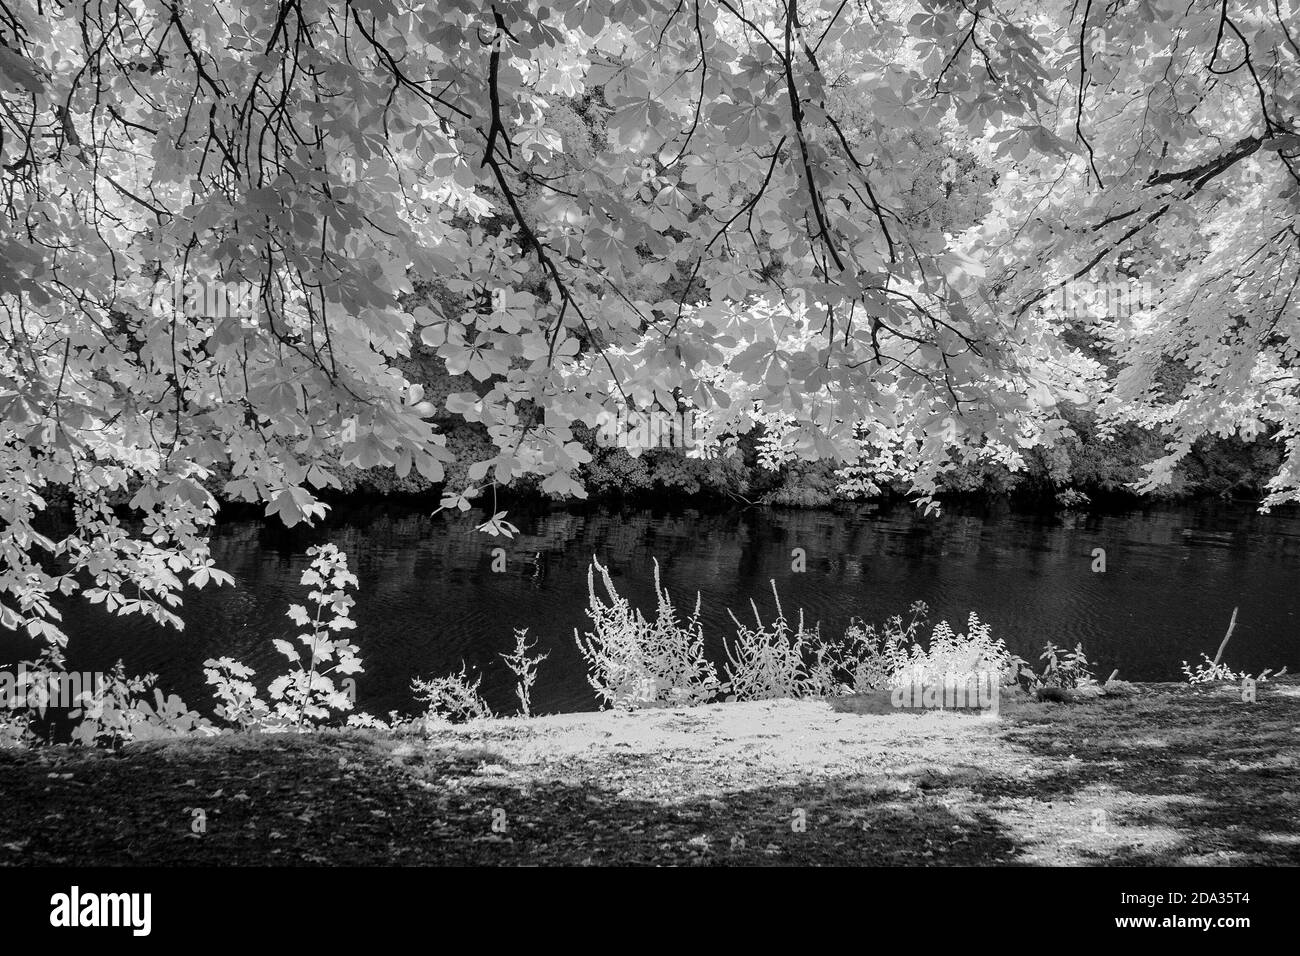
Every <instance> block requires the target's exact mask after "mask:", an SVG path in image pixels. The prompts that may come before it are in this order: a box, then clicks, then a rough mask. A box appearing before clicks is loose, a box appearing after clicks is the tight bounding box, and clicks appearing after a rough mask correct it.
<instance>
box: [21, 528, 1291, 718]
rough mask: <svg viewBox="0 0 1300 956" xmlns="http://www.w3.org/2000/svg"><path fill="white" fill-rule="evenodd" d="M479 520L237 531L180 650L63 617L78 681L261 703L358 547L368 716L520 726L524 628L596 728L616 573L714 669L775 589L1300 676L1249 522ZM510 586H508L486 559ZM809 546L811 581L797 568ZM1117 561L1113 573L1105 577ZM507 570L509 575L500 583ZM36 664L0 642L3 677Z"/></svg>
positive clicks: (541, 697)
mask: <svg viewBox="0 0 1300 956" xmlns="http://www.w3.org/2000/svg"><path fill="white" fill-rule="evenodd" d="M482 520H483V517H482V516H479V517H477V518H473V516H472V515H471V516H463V515H457V516H454V517H453V516H448V515H445V514H443V515H438V516H434V517H431V516H429V514H428V512H427V509H414V508H412V507H409V506H406V505H394V504H389V503H382V504H376V505H368V506H364V507H350V508H349V509H347V510H341V509H336V511H335V513H334V514H333V515H332V516H331V518H330V519H329V520H328V521H327V522H326V523H325V524H323V525H322V526H320V527H317V528H313V529H295V530H293V531H287V530H285V529H284V528H282V527H279V526H278V525H275V524H272V523H267V522H262V521H259V520H255V519H237V520H229V521H225V522H223V523H222V524H221V525H220V526H219V529H218V531H217V533H216V535H215V536H214V540H213V554H214V556H215V557H216V560H217V563H218V566H219V567H221V568H223V569H225V570H227V571H229V572H230V573H231V574H233V575H234V577H235V580H236V586H235V587H234V588H230V587H225V588H221V589H215V588H212V587H209V588H208V589H205V590H203V591H191V592H187V596H186V598H185V607H184V609H183V612H182V613H183V616H184V618H185V620H186V628H185V630H184V631H183V632H180V633H177V632H175V631H170V630H163V629H162V628H159V627H155V626H153V625H151V624H149V623H148V622H146V621H143V620H142V619H140V618H138V617H127V618H116V617H111V616H110V615H108V614H107V613H105V612H104V611H102V610H101V609H99V608H96V607H91V606H89V605H87V604H85V602H76V603H74V604H72V605H70V606H69V607H68V608H67V610H66V612H65V613H66V620H65V624H66V629H67V630H68V632H69V633H70V634H71V636H72V639H71V642H70V644H69V663H70V666H71V667H72V668H73V669H76V670H85V671H95V670H105V669H107V668H108V667H109V666H111V664H112V663H113V662H114V661H115V660H117V659H118V658H121V659H123V660H124V661H125V664H126V667H127V670H128V671H129V672H131V673H146V672H154V673H157V674H158V675H159V676H160V681H159V685H160V686H161V687H163V688H164V689H166V690H167V691H169V692H171V691H175V692H177V693H179V694H181V696H182V697H183V698H184V699H185V700H186V701H187V702H188V703H190V704H191V706H195V707H197V708H198V709H201V710H204V711H209V710H210V706H211V697H210V693H209V690H208V688H207V687H206V686H205V685H204V683H203V676H202V667H203V661H204V660H205V659H206V658H208V657H215V656H221V655H228V656H231V657H234V658H236V659H239V660H243V661H244V662H246V663H248V664H249V665H251V666H252V667H254V668H255V669H256V670H257V672H258V676H257V681H258V683H259V686H261V687H265V685H266V683H267V682H269V681H270V679H271V678H272V677H274V676H276V675H277V674H279V673H282V672H283V670H284V668H285V666H286V665H285V662H284V659H283V658H281V657H280V656H279V655H278V654H276V653H275V651H274V650H273V649H272V647H271V644H270V642H271V639H272V638H276V637H283V638H291V637H292V636H293V634H294V633H295V631H296V629H295V628H294V627H293V625H292V623H291V622H290V621H289V619H288V618H287V617H286V616H285V608H286V607H287V606H288V604H290V603H291V602H302V601H303V598H304V595H305V593H306V590H307V589H306V588H304V587H302V586H301V585H300V584H299V583H298V579H299V576H300V575H301V573H302V571H303V569H304V567H305V566H306V564H307V558H306V556H305V553H304V552H305V551H306V549H307V547H308V546H309V545H311V544H313V543H318V542H322V541H333V542H335V543H336V544H338V545H339V546H340V547H341V548H343V549H344V550H345V551H346V552H347V553H348V556H349V558H350V560H351V563H352V567H353V569H354V570H355V571H356V572H357V574H358V576H359V578H360V582H361V587H360V591H359V593H358V594H357V607H356V608H355V609H354V617H355V619H356V621H357V623H358V628H357V629H356V630H355V631H351V632H349V633H350V634H351V635H352V636H353V639H354V640H355V642H356V643H357V644H358V645H359V646H360V648H361V656H362V659H363V661H364V665H365V672H364V673H363V674H360V675H357V695H358V707H359V708H360V709H363V710H366V711H369V712H370V713H374V714H386V713H387V712H388V711H390V710H400V711H403V712H412V711H413V710H414V709H415V705H414V702H413V699H412V697H411V693H410V690H409V685H410V681H411V679H412V678H413V677H416V676H423V677H431V676H436V675H441V674H446V673H449V672H451V671H454V670H457V669H459V667H460V665H461V662H462V661H463V662H465V664H467V665H468V668H469V670H470V673H471V675H474V674H478V675H481V676H482V678H483V683H482V692H483V694H484V696H485V698H486V699H487V701H488V703H489V704H490V705H491V706H492V707H493V708H494V709H495V710H497V711H498V712H505V713H510V712H513V708H514V703H515V702H514V692H513V687H514V678H513V676H512V675H511V674H510V672H509V671H508V670H507V668H506V667H505V664H504V662H503V661H502V660H501V659H500V658H499V657H498V655H499V654H500V653H502V652H506V651H509V650H510V649H511V646H512V644H513V630H514V629H515V628H523V627H526V628H528V629H529V634H530V636H532V637H535V638H537V639H538V641H539V643H540V649H541V650H544V651H549V653H550V657H549V659H548V660H547V661H545V662H544V663H543V664H542V666H541V669H540V673H539V678H538V682H537V685H536V687H535V689H534V694H533V704H534V710H535V711H541V712H554V711H574V710H588V709H593V708H594V707H595V706H596V699H595V697H594V695H593V693H592V692H591V689H590V687H589V686H588V684H587V681H586V673H585V667H584V665H583V662H582V660H581V658H580V656H579V654H578V652H577V649H576V646H575V643H574V638H573V632H574V629H575V628H578V629H582V628H584V625H586V624H587V620H586V617H585V614H584V610H585V607H586V598H587V580H586V576H587V567H588V563H589V561H590V560H591V558H592V557H593V556H595V557H596V558H598V559H599V560H600V561H601V563H603V564H606V565H607V566H609V567H610V568H611V569H612V571H613V573H614V575H615V578H614V581H615V584H616V586H617V587H618V588H619V590H620V591H621V592H622V593H623V594H624V595H625V596H627V597H629V598H630V599H631V600H632V601H633V603H634V604H637V605H638V606H640V607H641V608H642V609H643V610H644V611H645V612H646V613H647V614H650V615H653V611H654V600H653V597H654V595H653V588H652V584H651V570H652V559H654V558H658V560H659V564H660V568H661V571H662V579H663V583H664V584H665V585H666V586H667V588H668V589H669V591H670V592H671V593H672V595H673V598H674V601H675V603H676V604H677V605H678V607H679V609H681V610H683V612H689V611H690V609H691V608H692V607H693V606H694V603H695V596H696V593H697V591H698V592H699V594H700V596H701V599H702V611H701V617H702V620H703V622H704V629H705V635H706V639H707V642H708V648H709V652H710V656H713V657H716V658H719V659H720V655H721V640H722V638H723V636H724V635H726V636H728V637H730V635H731V634H733V633H734V626H733V625H732V624H731V621H730V619H729V618H728V615H727V609H728V608H729V607H730V608H732V609H734V610H735V612H736V615H737V617H740V618H741V620H746V619H752V614H753V612H752V611H751V610H750V609H749V600H750V598H751V597H752V598H754V599H755V600H756V601H757V602H758V605H759V608H760V610H762V611H763V612H764V613H765V615H766V614H767V613H768V612H770V611H771V610H772V609H773V602H772V597H771V588H770V585H769V584H768V582H769V580H771V579H775V580H776V583H777V588H778V589H779V592H780V595H781V600H782V603H783V605H784V606H785V609H786V611H787V614H788V615H789V616H790V617H793V616H794V615H795V613H796V611H797V609H799V608H802V609H803V610H804V612H805V615H806V616H807V619H808V620H809V621H818V622H820V625H821V627H822V628H823V630H824V631H828V632H829V631H838V630H842V629H843V628H844V627H845V625H846V624H848V623H849V621H850V620H851V619H852V618H853V617H860V618H864V619H866V620H869V621H879V620H882V619H884V618H886V617H888V616H889V615H892V614H903V613H906V610H907V608H908V606H909V605H910V604H911V603H912V602H913V601H917V600H921V601H925V602H926V603H927V604H928V605H929V606H930V608H931V611H930V621H931V623H934V622H937V621H938V620H941V619H946V620H948V621H950V622H952V623H953V625H954V626H955V627H956V626H958V625H961V626H960V627H959V628H958V629H960V630H964V629H965V626H964V625H965V622H966V619H967V616H968V615H969V613H970V612H971V611H975V612H977V613H978V614H979V616H980V618H981V619H982V620H984V621H986V622H988V623H989V624H991V625H992V628H993V633H994V635H995V636H1000V637H1002V638H1003V639H1004V640H1005V641H1006V642H1007V644H1008V645H1009V646H1010V647H1011V649H1012V650H1013V651H1015V652H1016V653H1018V654H1020V655H1021V656H1023V657H1025V658H1026V659H1029V660H1032V661H1035V663H1036V659H1037V657H1038V654H1039V653H1040V652H1041V650H1042V646H1043V643H1044V642H1045V641H1048V640H1051V641H1053V642H1055V643H1056V644H1058V645H1068V646H1071V647H1072V646H1073V645H1075V644H1076V643H1080V642H1081V643H1082V644H1083V645H1084V649H1085V651H1086V652H1087V654H1088V656H1089V657H1090V659H1092V660H1093V661H1094V662H1095V667H1096V670H1097V673H1098V676H1100V677H1102V678H1104V677H1105V676H1106V675H1108V674H1109V673H1110V672H1111V671H1112V670H1114V669H1116V668H1118V669H1119V672H1120V676H1121V677H1123V678H1127V679H1130V680H1178V679H1181V675H1180V672H1179V665H1180V663H1181V662H1182V661H1184V660H1190V661H1196V660H1198V659H1199V655H1200V653H1201V652H1202V651H1204V652H1206V653H1208V654H1210V655H1211V656H1213V654H1214V652H1215V650H1216V648H1217V647H1218V644H1219V641H1220V640H1221V639H1222V637H1223V634H1224V631H1225V629H1226V627H1227V624H1228V620H1229V618H1230V616H1231V614H1232V609H1233V607H1234V606H1239V607H1240V613H1239V615H1238V622H1237V627H1236V631H1235V632H1234V634H1233V637H1232V641H1231V643H1230V644H1229V647H1228V650H1227V653H1226V655H1225V658H1226V660H1227V661H1228V662H1229V663H1231V664H1232V665H1233V666H1234V667H1237V668H1239V669H1240V668H1246V669H1249V670H1251V671H1252V672H1256V671H1259V670H1261V669H1263V668H1265V667H1273V668H1279V667H1281V666H1283V665H1287V666H1289V667H1290V668H1291V670H1292V672H1295V671H1297V670H1300V633H1298V625H1300V621H1298V619H1297V615H1298V614H1300V588H1297V586H1296V585H1297V582H1300V515H1298V514H1297V513H1296V512H1295V511H1285V512H1278V513H1274V514H1272V515H1259V514H1257V513H1255V511H1254V510H1253V508H1252V506H1250V505H1249V504H1228V503H1217V502H1216V503H1213V504H1200V505H1191V506H1178V507H1174V506H1160V507H1151V508H1147V509H1144V510H1136V511H1130V512H1125V513H1103V514H1090V513H1076V512H1071V513H1066V514H1063V515H1047V514H1042V513H1027V512H1020V511H1016V510H1013V509H1011V508H1010V507H1009V506H1007V505H1005V504H995V505H990V506H986V507H979V508H970V507H954V506H952V505H949V506H946V507H945V508H944V510H943V512H942V513H941V514H939V515H936V516H925V515H923V514H921V513H920V512H919V511H917V510H916V509H915V508H913V507H912V506H910V505H907V504H905V503H900V504H896V505H888V506H882V507H875V506H871V505H863V506H856V507H842V508H836V509H834V510H820V511H804V510H777V509H761V508H746V509H737V510H734V511H727V512H701V511H696V510H689V509H679V510H671V509H670V510H647V509H630V510H613V509H603V508H595V507H592V508H587V509H584V510H580V511H569V510H563V509H558V508H555V509H549V510H537V511H531V512H529V511H524V512H512V514H511V516H510V520H512V521H513V522H514V523H515V524H517V525H518V526H519V528H520V530H521V533H520V534H519V536H518V537H516V538H515V539H513V540H509V541H507V540H503V539H500V538H492V537H489V536H487V535H485V534H482V533H479V532H476V531H475V530H474V524H475V523H477V522H478V521H482ZM497 547H503V548H504V549H505V570H504V571H501V572H494V571H493V563H494V560H493V558H494V556H493V549H494V548H497ZM795 548H802V549H803V551H804V552H805V554H806V570H805V571H803V572H802V573H800V572H797V571H795V570H793V569H792V564H793V563H794V561H793V559H792V551H793V549H795ZM1098 548H1101V549H1104V551H1105V566H1106V570H1105V571H1104V572H1102V573H1098V572H1095V571H1093V570H1092V568H1093V565H1094V563H1095V558H1094V550H1095V549H1098ZM498 564H499V562H498ZM34 651H35V648H34V647H33V646H32V645H31V644H30V643H24V642H23V641H21V640H20V639H18V638H15V637H13V636H10V635H6V636H5V637H4V639H3V640H0V663H6V664H12V662H16V661H17V660H19V659H20V658H22V657H25V656H31V655H32V654H33V653H34Z"/></svg>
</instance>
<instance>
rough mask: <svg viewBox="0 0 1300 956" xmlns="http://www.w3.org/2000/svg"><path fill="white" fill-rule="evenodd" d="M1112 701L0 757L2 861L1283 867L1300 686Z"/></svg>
mask: <svg viewBox="0 0 1300 956" xmlns="http://www.w3.org/2000/svg"><path fill="white" fill-rule="evenodd" d="M1135 687H1136V689H1137V693H1136V695H1135V696H1132V697H1128V698H1122V699H1104V700H1099V701H1095V702H1091V703H1086V704H1042V703H1016V704H1012V705H1009V706H1007V707H1004V708H1003V713H1002V716H1001V718H1000V719H999V720H997V721H992V720H986V719H982V718H979V717H973V716H966V715H960V714H954V713H928V714H922V715H917V714H885V715H879V714H876V715H868V714H863V715H859V714H854V713H839V712H836V711H834V710H832V709H831V707H830V706H829V705H828V704H827V703H826V702H824V701H791V700H782V701H769V702H755V703H739V704H735V703H733V704H717V705H711V706H706V707H698V708H692V709H664V710H652V711H643V712H639V713H634V714H626V713H615V712H604V713H588V714H565V715H556V716H550V717H540V718H534V719H532V720H527V721H525V720H518V719H497V720H487V721H478V722H473V723H470V724H464V725H459V726H454V727H445V728H442V729H439V730H437V731H435V732H432V733H431V734H430V735H429V736H427V737H426V736H393V735H390V734H379V733H374V732H370V731H328V732H322V733H316V734H310V735H303V736H289V735H264V736H258V735H252V736H248V735H244V736H240V735H231V736H224V737H218V738H210V739H206V740H201V739H190V740H181V741H173V742H162V743H148V744H133V745H129V746H127V747H125V748H124V749H123V750H121V751H120V752H117V753H109V752H103V751H100V752H93V751H92V752H87V751H79V750H70V749H66V748H50V749H47V750H38V751H27V752H13V751H8V752H0V781H3V782H2V783H0V795H2V796H3V801H4V806H5V813H4V815H3V818H2V819H0V864H3V865H54V864H61V865H96V864H107V865H115V864H116V865H138V864H164V865H167V864H172V865H200V866H202V865H218V864H220V865H223V866H230V865H257V864H303V865H311V864H318V865H339V864H363V865H364V864H382V865H405V864H421V865H429V864H435V865H436V864H684V865H690V864H732V865H734V864H742V865H772V864H901V865H925V866H930V865H978V864H1023V865H1098V864H1101V865H1106V864H1109V865H1156V864H1172V865H1245V864H1250V865H1259V864H1265V865H1268V864H1273V865H1280V864H1290V865H1295V864H1297V863H1300V792H1298V791H1297V783H1298V782H1300V681H1297V680H1296V679H1294V678H1286V679H1283V680H1282V681H1279V682H1275V683H1266V684H1261V685H1259V697H1258V700H1257V701H1256V702H1255V703H1243V702H1242V701H1241V694H1240V690H1239V689H1238V688H1236V687H1232V686H1225V685H1217V686H1208V687H1199V688H1194V687H1188V686H1186V685H1177V684H1145V685H1135ZM494 824H495V828H494Z"/></svg>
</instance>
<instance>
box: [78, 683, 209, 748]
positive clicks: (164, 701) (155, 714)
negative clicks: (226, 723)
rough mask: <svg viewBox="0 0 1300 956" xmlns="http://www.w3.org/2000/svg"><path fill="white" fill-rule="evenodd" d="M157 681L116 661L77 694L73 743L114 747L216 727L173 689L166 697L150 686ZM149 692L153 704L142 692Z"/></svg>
mask: <svg viewBox="0 0 1300 956" xmlns="http://www.w3.org/2000/svg"><path fill="white" fill-rule="evenodd" d="M157 680H158V678H157V676H156V675H154V674H147V675H145V676H143V677H128V676H127V675H126V670H125V668H124V666H123V664H122V662H121V661H118V662H117V663H116V664H115V665H114V666H113V668H112V670H110V671H109V672H108V673H107V674H105V675H103V680H102V681H100V682H99V683H98V685H97V686H96V687H94V688H93V689H91V690H87V691H83V692H82V693H81V694H80V695H79V697H78V701H77V703H78V707H77V708H76V709H74V710H73V711H72V712H71V713H70V715H69V716H71V717H72V718H74V719H76V718H80V720H78V722H77V724H76V725H75V726H74V727H73V729H72V741H73V743H77V744H82V745H84V746H88V747H89V746H95V745H102V746H107V747H112V748H117V747H120V746H122V745H123V744H125V743H127V742H128V741H132V740H153V739H158V738H163V737H184V736H188V735H191V734H196V733H198V734H204V735H207V736H211V735H214V734H217V733H219V732H220V731H219V730H218V729H217V728H215V727H213V726H212V723H211V721H209V720H208V719H207V718H205V717H202V716H200V715H199V714H198V713H196V712H195V711H192V710H190V709H189V708H188V707H187V706H186V705H185V702H184V701H182V700H181V699H180V698H179V697H178V696H176V695H175V694H171V695H167V696H164V695H163V692H162V691H161V690H159V689H157V688H156V687H155V686H154V685H155V684H156V683H157ZM151 691H152V700H153V702H152V703H150V701H149V700H148V699H147V698H146V696H145V695H146V694H148V693H149V692H151Z"/></svg>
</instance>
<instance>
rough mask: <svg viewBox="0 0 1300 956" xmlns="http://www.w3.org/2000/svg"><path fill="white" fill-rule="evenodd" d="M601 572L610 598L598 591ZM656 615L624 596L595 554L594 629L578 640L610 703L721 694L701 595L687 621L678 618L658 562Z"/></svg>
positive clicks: (590, 589) (590, 582)
mask: <svg viewBox="0 0 1300 956" xmlns="http://www.w3.org/2000/svg"><path fill="white" fill-rule="evenodd" d="M596 572H599V573H600V578H601V581H602V583H603V584H604V586H605V593H606V594H607V595H608V597H609V602H608V603H606V602H605V601H604V600H602V599H601V597H600V596H599V595H598V594H597V593H596ZM654 585H655V596H656V603H657V607H656V614H655V619H654V621H647V620H646V618H645V617H644V616H643V615H642V614H641V612H640V611H639V610H637V609H635V608H633V607H632V605H631V604H630V603H628V601H627V599H626V598H624V597H622V596H621V595H619V593H618V591H617V590H616V589H615V588H614V582H613V581H611V580H610V576H609V571H608V570H607V569H606V568H604V567H602V566H601V564H600V562H599V561H596V560H595V559H594V558H593V559H592V563H591V565H590V566H589V567H588V568H587V594H588V599H589V600H588V606H587V616H588V617H589V618H591V625H592V630H591V631H589V632H588V633H587V634H585V635H579V634H578V632H577V630H576V629H575V630H574V632H573V636H574V639H575V640H576V641H577V642H578V650H579V651H581V653H582V656H583V659H584V660H585V661H586V662H587V667H588V674H587V680H588V682H589V683H590V684H591V686H592V689H593V690H595V691H596V694H597V696H598V697H600V699H601V702H602V704H603V705H604V706H610V707H621V708H631V707H638V706H646V705H654V704H660V703H680V704H698V703H703V702H704V701H707V700H710V699H712V698H713V697H715V696H716V695H717V693H718V690H719V687H718V676H717V671H716V669H715V668H714V666H713V665H712V664H711V663H709V661H707V660H706V659H705V657H704V632H703V629H702V627H701V625H700V597H699V595H698V594H697V595H696V597H695V611H694V612H693V613H692V615H691V617H690V619H689V620H687V622H686V624H685V626H682V625H680V624H679V623H678V620H677V610H676V608H674V607H673V603H672V598H671V597H670V596H669V594H668V592H667V591H666V590H664V588H663V587H662V586H661V584H660V581H659V562H658V561H655V563H654Z"/></svg>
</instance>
